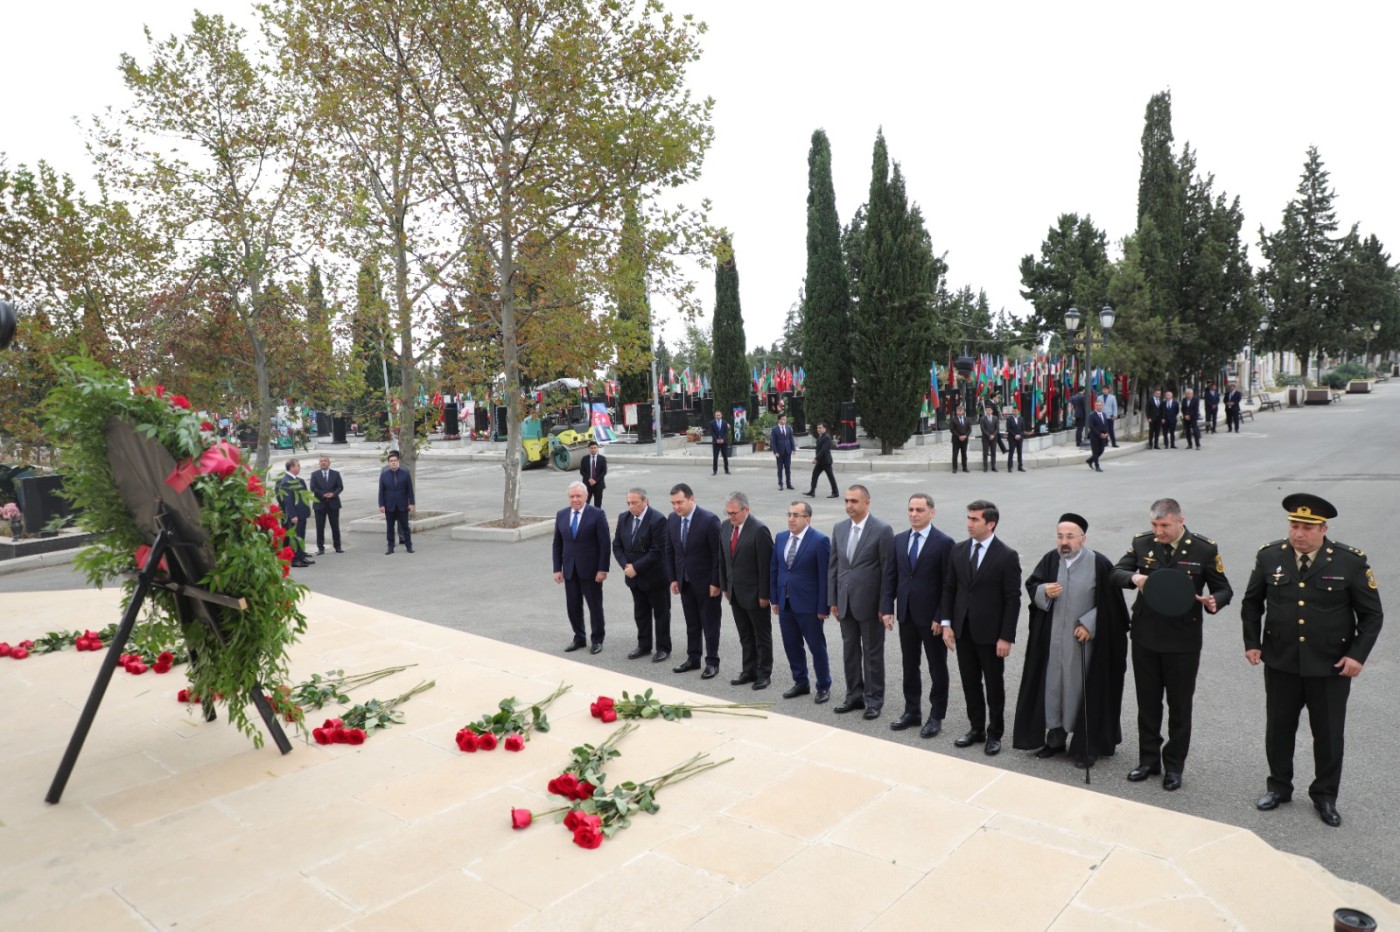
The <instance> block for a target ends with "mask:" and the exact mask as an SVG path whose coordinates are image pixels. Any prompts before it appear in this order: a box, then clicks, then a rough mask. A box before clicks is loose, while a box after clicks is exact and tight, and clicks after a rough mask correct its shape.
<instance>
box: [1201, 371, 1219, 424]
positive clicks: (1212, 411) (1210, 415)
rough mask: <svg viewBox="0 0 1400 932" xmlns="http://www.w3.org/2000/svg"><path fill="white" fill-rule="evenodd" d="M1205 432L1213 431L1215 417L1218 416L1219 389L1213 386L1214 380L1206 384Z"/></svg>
mask: <svg viewBox="0 0 1400 932" xmlns="http://www.w3.org/2000/svg"><path fill="white" fill-rule="evenodd" d="M1204 401H1205V403H1206V421H1205V429H1206V433H1210V434H1213V433H1215V424H1216V418H1218V417H1219V416H1220V390H1219V389H1217V388H1216V387H1215V383H1214V382H1208V383H1207V384H1206V396H1205V399H1204Z"/></svg>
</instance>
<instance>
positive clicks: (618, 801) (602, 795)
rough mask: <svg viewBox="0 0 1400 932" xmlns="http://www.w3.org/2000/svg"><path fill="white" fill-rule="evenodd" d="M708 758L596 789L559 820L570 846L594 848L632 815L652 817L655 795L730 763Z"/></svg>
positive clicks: (657, 806) (697, 757)
mask: <svg viewBox="0 0 1400 932" xmlns="http://www.w3.org/2000/svg"><path fill="white" fill-rule="evenodd" d="M709 756H710V755H709V754H705V753H700V754H696V755H695V756H693V757H691V758H690V759H689V760H687V761H685V762H684V763H681V764H678V765H676V766H675V767H672V768H671V769H670V770H668V771H666V772H665V773H663V774H661V775H660V776H658V777H653V778H651V779H650V780H643V781H642V782H641V783H632V782H630V781H628V782H625V783H619V784H618V785H617V786H615V787H613V788H612V789H611V790H607V789H602V788H600V789H598V790H596V791H595V792H594V793H593V795H592V796H590V797H589V798H587V799H584V800H581V801H579V802H576V803H574V804H573V805H572V806H571V807H570V808H569V812H568V815H566V816H565V817H564V819H563V822H564V827H565V828H567V829H568V830H569V831H571V832H573V835H574V844H576V845H578V846H579V847H580V848H597V847H598V846H599V845H601V844H602V843H603V839H604V838H611V837H612V836H613V835H615V834H616V833H618V832H620V831H622V830H623V829H624V828H627V827H628V826H629V825H631V824H632V814H633V813H635V812H646V813H650V814H655V813H656V811H657V810H658V809H660V808H661V806H660V804H659V803H657V801H656V794H658V793H660V792H661V791H662V790H663V789H665V788H666V787H668V786H673V785H675V784H677V783H680V782H682V781H684V780H689V779H690V778H691V777H695V776H699V775H700V774H702V773H704V772H705V771H707V770H713V769H715V768H716V767H721V766H723V765H725V764H727V763H729V762H730V761H731V760H733V759H734V758H732V757H730V758H726V759H725V760H722V761H711V760H707V758H708V757H709Z"/></svg>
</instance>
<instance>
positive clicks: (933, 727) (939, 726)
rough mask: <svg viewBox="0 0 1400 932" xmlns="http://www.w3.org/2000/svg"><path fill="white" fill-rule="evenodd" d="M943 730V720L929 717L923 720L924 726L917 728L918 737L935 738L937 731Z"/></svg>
mask: <svg viewBox="0 0 1400 932" xmlns="http://www.w3.org/2000/svg"><path fill="white" fill-rule="evenodd" d="M942 730H943V721H942V720H941V719H937V718H931V719H929V720H928V721H926V722H924V727H923V728H920V729H919V737H920V738H937V737H938V733H939V732H940V731H942Z"/></svg>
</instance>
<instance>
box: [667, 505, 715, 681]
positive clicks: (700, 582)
mask: <svg viewBox="0 0 1400 932" xmlns="http://www.w3.org/2000/svg"><path fill="white" fill-rule="evenodd" d="M719 548H720V532H719V517H718V516H717V515H715V514H713V513H711V512H708V511H706V510H705V509H703V508H701V507H700V506H698V505H696V504H695V492H694V491H693V490H692V489H691V488H690V486H688V485H686V484H685V483H684V482H681V483H678V484H677V485H676V486H675V487H674V488H672V489H671V516H670V517H669V518H667V519H666V578H667V579H668V580H669V581H670V583H671V594H672V595H679V596H680V597H681V609H682V610H683V611H684V612H685V660H684V661H683V662H682V663H681V664H680V665H679V666H677V667H673V668H672V672H673V673H689V672H690V671H691V670H699V669H700V651H701V646H702V645H701V641H702V638H703V641H704V644H703V647H704V652H705V669H704V672H702V673H701V674H700V678H701V679H706V680H708V679H712V678H713V677H714V676H715V674H717V673H719V618H720V604H719V603H720V599H719V591H720V590H719V561H720V550H719Z"/></svg>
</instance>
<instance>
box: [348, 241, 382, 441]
mask: <svg viewBox="0 0 1400 932" xmlns="http://www.w3.org/2000/svg"><path fill="white" fill-rule="evenodd" d="M380 288H381V286H380V283H379V274H378V273H377V272H376V271H375V270H374V266H372V265H370V264H369V263H365V264H363V265H361V266H360V274H359V278H358V279H357V280H356V288H355V350H356V353H357V355H358V356H359V358H360V360H361V362H362V363H363V364H364V367H365V368H364V373H365V390H364V394H362V395H361V396H360V399H359V403H358V404H356V405H355V413H356V415H357V416H358V417H359V420H360V432H361V433H363V434H364V435H365V437H366V439H369V440H382V439H384V433H383V432H382V431H381V430H380V428H379V418H380V415H385V414H386V411H387V408H386V405H387V404H388V401H387V397H386V396H387V394H388V389H387V387H386V386H385V384H384V365H385V361H384V341H385V339H386V338H387V331H388V329H389V320H388V310H389V309H388V305H387V304H385V303H384V296H383V292H382V291H381V290H380Z"/></svg>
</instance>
